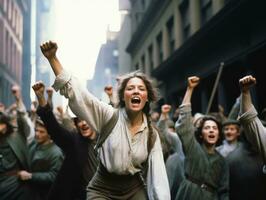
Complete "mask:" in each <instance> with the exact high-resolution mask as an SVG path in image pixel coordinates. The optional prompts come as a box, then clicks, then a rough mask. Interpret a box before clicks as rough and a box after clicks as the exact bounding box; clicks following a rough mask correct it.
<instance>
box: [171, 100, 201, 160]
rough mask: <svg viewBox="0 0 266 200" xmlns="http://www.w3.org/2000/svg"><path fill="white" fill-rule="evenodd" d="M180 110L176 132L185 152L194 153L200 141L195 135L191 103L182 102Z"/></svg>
mask: <svg viewBox="0 0 266 200" xmlns="http://www.w3.org/2000/svg"><path fill="white" fill-rule="evenodd" d="M179 110H180V113H179V118H178V120H177V122H176V124H175V128H176V132H177V134H178V135H179V136H180V140H181V142H182V147H183V152H184V154H185V155H187V154H194V152H195V150H194V149H195V148H197V147H198V143H197V141H196V138H195V136H194V132H195V128H194V125H193V123H192V115H191V104H182V105H181V106H180V107H179Z"/></svg>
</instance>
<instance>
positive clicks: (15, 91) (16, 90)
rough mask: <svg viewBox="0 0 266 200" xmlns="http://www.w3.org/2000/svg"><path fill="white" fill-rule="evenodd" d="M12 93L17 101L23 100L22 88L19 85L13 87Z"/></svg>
mask: <svg viewBox="0 0 266 200" xmlns="http://www.w3.org/2000/svg"><path fill="white" fill-rule="evenodd" d="M11 92H12V94H13V95H14V97H15V99H16V100H19V99H20V98H21V93H20V87H19V86H18V85H13V86H12V88H11Z"/></svg>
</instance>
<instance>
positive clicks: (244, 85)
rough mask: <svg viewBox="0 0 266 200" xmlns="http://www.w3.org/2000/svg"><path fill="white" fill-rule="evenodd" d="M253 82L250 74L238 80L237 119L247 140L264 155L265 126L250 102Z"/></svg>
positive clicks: (265, 142) (265, 151) (265, 144)
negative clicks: (238, 100)
mask: <svg viewBox="0 0 266 200" xmlns="http://www.w3.org/2000/svg"><path fill="white" fill-rule="evenodd" d="M255 84H256V79H255V78H254V77H253V76H251V75H249V76H245V77H243V78H241V79H240V80H239V85H240V89H241V99H240V118H239V121H240V122H241V125H242V126H243V128H244V130H245V135H246V138H247V139H248V141H249V142H250V143H251V144H252V145H253V146H254V147H255V148H256V150H257V151H258V152H260V153H261V155H264V156H266V128H265V127H264V126H263V124H262V123H261V121H260V119H259V118H258V116H257V115H258V113H257V111H256V109H255V108H254V106H253V104H252V100H251V96H250V88H251V87H252V86H254V85H255ZM264 159H266V157H265V158H264Z"/></svg>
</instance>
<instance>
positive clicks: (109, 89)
mask: <svg viewBox="0 0 266 200" xmlns="http://www.w3.org/2000/svg"><path fill="white" fill-rule="evenodd" d="M104 92H105V93H106V94H107V96H108V98H109V104H110V105H111V106H114V105H115V103H114V96H113V87H112V86H111V85H107V86H105V87H104Z"/></svg>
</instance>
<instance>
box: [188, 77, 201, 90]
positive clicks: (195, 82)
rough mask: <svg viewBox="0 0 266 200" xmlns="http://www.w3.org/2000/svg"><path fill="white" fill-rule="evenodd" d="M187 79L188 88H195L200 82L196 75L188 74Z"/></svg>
mask: <svg viewBox="0 0 266 200" xmlns="http://www.w3.org/2000/svg"><path fill="white" fill-rule="evenodd" d="M187 80H188V87H189V88H195V87H196V86H197V85H198V84H199V82H200V78H199V77H197V76H190V77H188V79H187Z"/></svg>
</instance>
